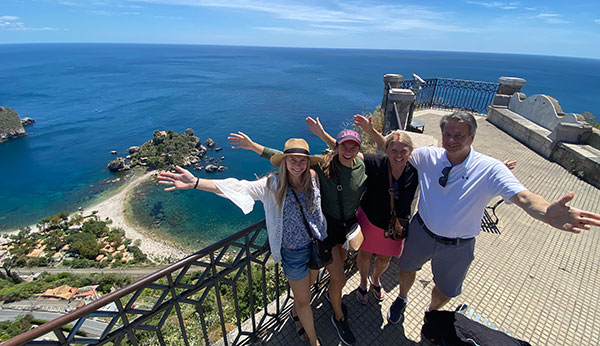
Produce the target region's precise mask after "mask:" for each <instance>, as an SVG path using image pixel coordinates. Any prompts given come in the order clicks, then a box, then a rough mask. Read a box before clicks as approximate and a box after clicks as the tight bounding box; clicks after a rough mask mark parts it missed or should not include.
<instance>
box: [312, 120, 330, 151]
mask: <svg viewBox="0 0 600 346" xmlns="http://www.w3.org/2000/svg"><path fill="white" fill-rule="evenodd" d="M306 128H307V129H309V130H310V132H312V133H313V134H315V135H316V136H317V137H319V138H321V139H322V140H323V142H325V144H327V146H328V147H330V148H334V147H335V138H333V137H332V136H331V135H330V134H329V133H327V132H325V130H324V129H323V125H321V122H320V121H319V117H317V119H316V120H315V119H313V118H311V117H306Z"/></svg>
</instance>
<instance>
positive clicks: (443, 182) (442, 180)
mask: <svg viewBox="0 0 600 346" xmlns="http://www.w3.org/2000/svg"><path fill="white" fill-rule="evenodd" d="M451 169H452V167H444V169H442V176H441V177H440V179H438V183H440V186H441V187H446V184H448V175H449V174H450V170H451Z"/></svg>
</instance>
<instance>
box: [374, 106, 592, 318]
mask: <svg viewBox="0 0 600 346" xmlns="http://www.w3.org/2000/svg"><path fill="white" fill-rule="evenodd" d="M440 127H441V129H442V147H443V148H436V147H422V148H417V149H415V150H414V151H413V152H412V154H411V157H410V163H411V164H412V165H413V166H414V167H415V168H416V169H417V170H418V172H419V186H420V195H419V205H418V213H417V214H416V215H415V216H414V217H413V219H412V221H411V223H410V227H409V228H410V232H409V234H408V237H407V238H406V242H405V244H404V253H403V254H402V256H401V257H400V258H399V259H398V260H397V264H398V266H399V268H400V278H399V281H400V285H399V286H400V292H399V295H398V298H397V299H396V300H395V301H394V303H393V304H392V306H391V307H390V310H389V312H388V321H389V322H390V323H393V324H397V323H399V322H401V320H402V319H403V316H404V310H405V308H406V303H407V300H406V297H407V296H408V291H409V290H410V288H411V287H412V285H413V283H414V281H415V277H416V273H417V271H418V270H420V269H421V267H422V266H423V264H425V263H426V262H427V261H429V260H431V269H432V272H433V281H434V283H435V286H434V287H433V290H432V293H431V302H430V305H429V310H437V309H440V308H441V307H443V306H444V305H445V304H446V303H447V302H448V301H449V300H450V299H451V298H452V297H456V296H458V295H459V294H460V293H461V289H462V283H463V281H464V279H465V276H466V274H467V271H468V269H469V266H470V264H471V261H472V260H473V258H474V257H473V250H474V248H475V236H477V235H478V234H479V232H480V227H481V218H482V217H483V213H484V210H485V207H486V206H487V205H488V203H489V202H490V201H491V200H492V198H494V197H495V196H502V198H503V199H504V201H505V202H506V203H514V204H516V205H518V206H519V207H521V208H523V209H524V210H525V211H526V212H527V213H528V214H529V215H531V216H532V217H534V218H536V219H538V220H541V221H543V222H546V223H548V224H549V225H551V226H553V227H556V228H559V229H562V230H565V231H570V232H575V233H579V232H581V231H582V230H587V229H590V227H591V226H592V225H594V226H600V215H599V214H596V213H591V212H587V211H582V210H579V209H576V208H571V207H568V206H566V203H567V202H569V201H570V200H571V199H572V198H573V193H572V192H570V193H568V194H566V195H565V196H564V197H562V198H561V199H560V200H558V201H555V202H553V203H549V202H547V201H546V200H545V199H544V198H542V197H541V196H539V195H536V194H534V193H532V192H530V191H529V190H527V189H526V188H525V187H524V186H523V184H521V183H520V182H519V181H518V180H517V178H515V176H514V175H513V174H512V172H511V171H510V170H509V169H508V168H507V167H506V166H505V165H504V164H503V163H502V162H500V161H499V160H496V159H494V158H491V157H489V156H486V155H483V154H481V153H478V152H476V151H475V150H473V148H472V147H471V144H472V143H473V139H474V138H475V131H476V129H477V123H476V121H475V118H474V117H473V116H472V115H471V114H470V113H468V112H465V111H458V112H454V113H452V114H449V115H445V116H444V117H443V118H442V119H441V121H440ZM382 139H383V136H381V138H376V141H377V143H378V144H379V143H380V142H382Z"/></svg>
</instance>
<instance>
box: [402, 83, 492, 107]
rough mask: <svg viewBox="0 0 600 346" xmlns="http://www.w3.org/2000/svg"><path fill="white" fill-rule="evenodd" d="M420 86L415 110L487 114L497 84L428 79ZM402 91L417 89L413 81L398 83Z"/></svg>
mask: <svg viewBox="0 0 600 346" xmlns="http://www.w3.org/2000/svg"><path fill="white" fill-rule="evenodd" d="M424 81H425V83H424V84H421V85H420V88H421V89H420V90H419V92H418V93H417V95H416V100H415V108H417V109H419V108H444V109H464V110H468V111H473V112H477V113H484V114H485V113H487V108H488V106H489V105H490V104H491V103H492V100H493V99H494V95H495V94H496V91H497V90H498V83H489V82H479V81H470V80H462V79H449V78H429V79H425V80H424ZM400 88H403V89H418V87H417V85H416V82H415V81H414V80H405V81H402V82H401V83H400Z"/></svg>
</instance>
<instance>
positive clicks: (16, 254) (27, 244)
mask: <svg viewBox="0 0 600 346" xmlns="http://www.w3.org/2000/svg"><path fill="white" fill-rule="evenodd" d="M109 224H110V221H99V220H98V219H97V218H96V216H95V215H92V216H90V217H87V218H85V219H84V218H83V216H81V215H75V216H73V217H72V218H71V219H70V220H69V217H68V214H67V213H66V212H61V213H59V214H57V215H54V216H52V217H48V218H44V219H42V220H41V221H40V222H39V223H38V227H39V229H40V232H31V230H30V229H29V228H23V229H21V230H20V231H19V233H18V234H16V235H11V236H10V242H9V243H8V244H7V245H8V246H9V248H10V250H9V251H10V254H11V255H12V257H10V258H9V259H6V260H5V261H4V265H3V267H5V268H9V269H10V267H23V266H29V267H31V266H49V265H53V264H57V265H59V264H61V263H62V265H65V266H71V267H73V268H87V267H99V268H103V267H107V266H109V265H112V266H113V267H117V266H121V265H125V264H127V265H131V264H138V263H145V262H147V261H148V259H147V257H146V255H144V254H143V253H142V251H140V249H139V248H138V247H137V246H135V245H131V241H130V240H129V239H126V238H125V233H124V232H123V230H121V229H119V228H109V227H108V225H109ZM78 225H81V226H80V227H78Z"/></svg>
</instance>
